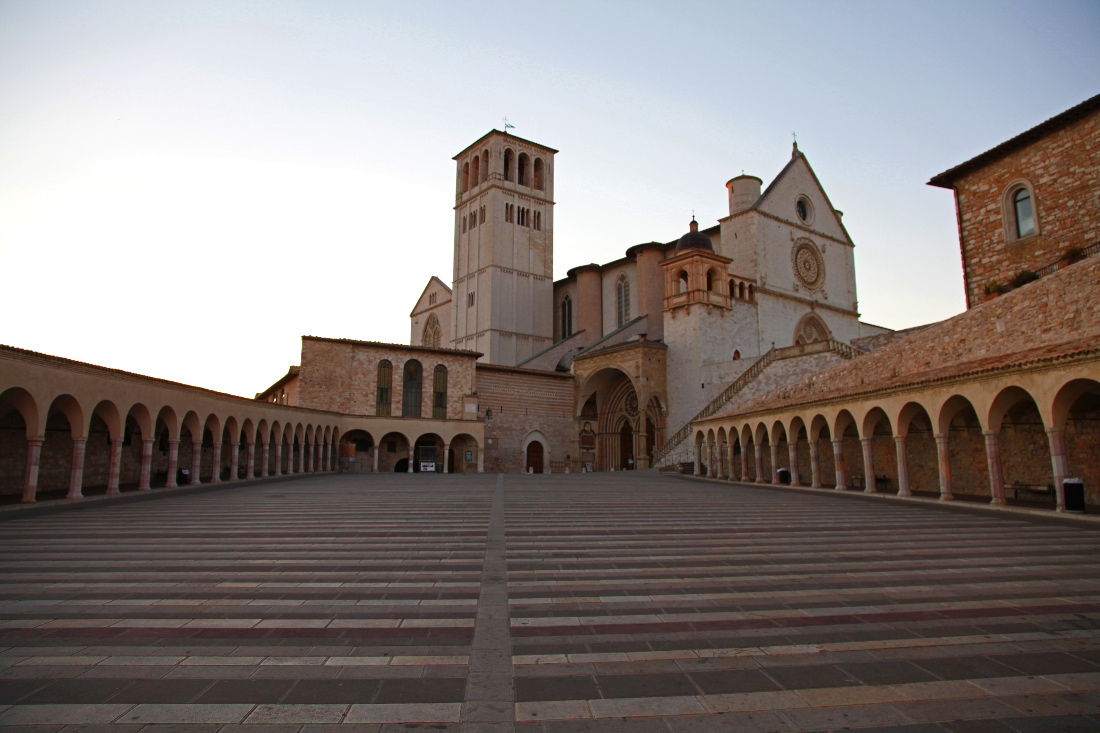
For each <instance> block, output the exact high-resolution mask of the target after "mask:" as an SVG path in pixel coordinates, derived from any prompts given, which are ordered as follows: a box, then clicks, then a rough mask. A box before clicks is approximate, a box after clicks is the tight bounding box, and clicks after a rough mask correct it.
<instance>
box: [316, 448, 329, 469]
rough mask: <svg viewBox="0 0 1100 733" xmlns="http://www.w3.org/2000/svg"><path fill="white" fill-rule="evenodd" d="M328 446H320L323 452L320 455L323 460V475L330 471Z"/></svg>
mask: <svg viewBox="0 0 1100 733" xmlns="http://www.w3.org/2000/svg"><path fill="white" fill-rule="evenodd" d="M328 446H329V444H328V443H321V445H320V450H321V452H320V453H319V454H318V455H320V460H321V473H326V472H327V471H328Z"/></svg>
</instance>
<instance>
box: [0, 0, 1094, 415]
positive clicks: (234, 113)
mask: <svg viewBox="0 0 1100 733" xmlns="http://www.w3.org/2000/svg"><path fill="white" fill-rule="evenodd" d="M1098 39H1100V2H1097V0H1082V1H1079V2H1057V1H1055V2H1051V1H1050V0H1047V1H1045V2H1005V1H1004V0H997V1H994V2H965V1H958V0H956V1H953V2H929V1H927V0H921V1H920V2H909V3H901V2H883V1H874V2H839V1H838V2H828V3H826V2H816V3H811V2H760V1H759V0H758V1H757V2H752V3H742V2H730V1H726V2H709V3H708V2H676V3H673V2H664V3H653V2H553V3H551V2H544V3H528V2H511V3H500V2H494V3H484V4H482V3H471V2H463V3H456V2H439V3H412V2H352V1H347V2H321V1H319V0H308V2H307V1H301V2H292V1H290V0H284V1H283V2H275V1H274V0H264V1H261V2H234V1H232V0H217V1H215V2H200V1H198V0H187V1H186V2H183V1H180V2H170V1H168V0H163V1H158V2H147V1H146V0H133V1H130V2H108V1H97V2H92V1H90V0H89V1H84V2H64V1H61V0H56V1H50V2H41V1H39V0H27V1H25V2H17V1H12V0H0V265H2V272H3V292H4V295H5V300H6V305H7V307H6V315H5V316H4V317H3V319H2V320H0V343H5V344H9V345H12V346H18V347H21V348H26V349H32V350H34V351H41V352H44V353H48V354H54V355H57V356H63V357H67V358H70V359H77V360H80V361H87V362H91V363H95V364H100V365H103V366H109V367H114V368H119V369H125V370H128V371H133V372H137V373H140V374H148V375H151V376H156V377H162V378H165V379H172V380H176V381H180V382H184V383H187V384H194V385H197V386H201V387H207V388H210V389H216V390H220V391H224V392H230V393H233V394H240V395H244V396H247V397H251V396H252V395H253V394H254V393H255V392H257V391H260V390H262V389H264V388H266V387H267V386H268V385H269V384H271V383H272V382H274V381H275V380H276V379H277V378H279V377H280V376H282V374H284V373H285V371H286V368H287V367H288V366H289V365H291V364H297V363H298V360H299V355H300V349H301V342H300V337H301V336H302V335H303V334H313V335H319V336H330V337H338V338H352V339H361V340H373V341H390V342H396V343H408V339H409V319H408V314H409V311H410V310H411V309H412V307H413V305H414V302H415V299H416V297H417V296H418V295H419V294H420V291H421V290H422V289H423V287H424V285H425V284H426V283H427V281H428V278H429V277H430V276H431V275H437V276H439V277H440V279H442V280H443V281H444V282H447V283H450V280H451V275H452V263H451V254H452V248H453V235H452V232H453V221H454V212H453V209H452V207H453V206H454V181H455V169H454V165H455V164H454V162H453V161H452V160H451V158H452V157H453V156H454V155H455V154H456V153H458V152H459V151H461V150H462V149H463V148H465V147H466V146H467V145H469V144H470V143H472V142H473V141H474V140H476V139H478V138H479V137H480V136H482V135H483V134H485V133H486V132H488V131H489V130H490V129H492V128H494V127H495V128H501V127H502V125H503V123H502V119H501V118H502V117H504V116H507V117H508V119H509V120H510V121H511V122H512V123H513V124H514V125H515V126H516V129H515V130H514V132H515V134H517V135H520V136H521V137H525V138H528V139H530V140H534V141H536V142H539V143H542V144H544V145H548V146H550V147H553V148H557V149H558V150H560V151H561V152H560V153H559V154H558V156H557V159H556V169H555V174H556V180H555V196H556V201H557V206H556V208H555V267H554V269H555V276H556V277H563V276H564V275H565V272H566V270H568V269H569V268H570V267H574V266H576V265H580V264H584V263H587V262H592V261H595V262H608V261H611V260H614V259H617V258H619V257H621V256H622V255H623V253H624V251H625V250H626V248H627V247H629V246H631V245H633V244H637V243H639V242H647V241H651V240H657V241H670V240H672V239H675V238H677V237H679V236H680V235H681V234H682V233H683V232H684V231H686V229H687V223H688V221H689V220H690V218H691V213H692V211H694V212H695V214H696V216H697V217H698V218H699V220H700V222H701V224H702V225H703V226H704V227H707V226H712V225H714V224H715V223H716V221H717V219H718V218H719V217H720V216H723V215H724V214H726V213H728V203H727V199H726V191H725V182H726V181H727V180H728V179H730V178H732V177H733V176H736V175H739V174H741V172H742V171H744V172H745V173H750V174H753V175H756V176H759V177H760V178H762V179H763V180H764V183H765V185H767V184H768V183H769V182H770V181H771V180H772V178H774V177H775V175H776V174H777V173H778V172H779V170H780V169H781V168H782V167H783V165H784V164H785V163H786V162H787V160H789V158H790V151H791V133H792V132H797V134H798V142H799V148H800V149H801V150H802V151H803V152H804V153H805V154H806V155H807V157H808V159H809V161H810V163H811V165H812V166H813V167H814V170H815V171H816V172H817V175H818V177H819V178H820V179H821V182H822V184H823V185H824V187H825V189H826V191H827V193H828V194H829V196H830V198H831V199H832V202H833V205H834V206H836V207H837V208H838V209H841V210H842V211H844V223H845V225H846V227H847V228H848V231H849V233H850V234H851V235H852V238H853V240H854V241H855V244H856V250H855V253H856V279H857V287H858V294H859V303H860V310H861V312H862V314H863V320H865V321H868V322H870V323H875V324H878V325H882V326H888V327H891V328H906V327H909V326H914V325H918V324H922V323H928V322H931V321H936V320H940V319H943V318H947V317H949V316H952V315H955V314H956V313H958V312H960V311H961V310H962V309H963V308H964V299H963V287H962V273H961V265H960V257H959V250H958V233H957V228H956V223H955V207H954V202H953V199H952V196H951V193H950V192H948V191H944V190H941V189H936V188H931V187H929V186H927V185H925V184H926V182H927V181H928V179H929V178H930V177H932V176H933V175H935V174H936V173H939V172H941V171H943V170H945V169H947V168H950V167H952V166H954V165H957V164H958V163H961V162H963V161H965V160H967V159H969V158H972V157H974V156H975V155H977V154H979V153H981V152H983V151H984V150H987V149H988V148H990V147H993V146H994V145H996V144H998V143H1001V142H1003V141H1004V140H1007V139H1008V138H1010V137H1012V136H1014V135H1016V134H1019V133H1020V132H1023V131H1024V130H1026V129H1027V128H1030V127H1033V126H1034V125H1036V124H1038V123H1039V122H1042V121H1043V120H1045V119H1047V118H1049V117H1051V116H1053V115H1055V114H1058V113H1059V112H1062V111H1063V110H1065V109H1067V108H1069V107H1071V106H1073V105H1075V104H1077V103H1078V102H1081V101H1083V100H1085V99H1087V98H1089V97H1091V96H1093V95H1095V94H1096V93H1097V92H1098V91H1100V42H1098Z"/></svg>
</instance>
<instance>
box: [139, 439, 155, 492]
mask: <svg viewBox="0 0 1100 733" xmlns="http://www.w3.org/2000/svg"><path fill="white" fill-rule="evenodd" d="M152 474H153V439H152V438H144V439H143V440H142V441H141V470H140V472H139V474H138V491H148V490H149V479H150V477H151V476H152Z"/></svg>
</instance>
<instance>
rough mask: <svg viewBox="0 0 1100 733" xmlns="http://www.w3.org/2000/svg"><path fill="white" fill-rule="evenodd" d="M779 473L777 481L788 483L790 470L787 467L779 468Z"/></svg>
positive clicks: (789, 481)
mask: <svg viewBox="0 0 1100 733" xmlns="http://www.w3.org/2000/svg"><path fill="white" fill-rule="evenodd" d="M778 473H779V483H781V484H790V483H791V471H790V469H788V468H781V469H779V471H778Z"/></svg>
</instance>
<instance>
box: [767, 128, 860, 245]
mask: <svg viewBox="0 0 1100 733" xmlns="http://www.w3.org/2000/svg"><path fill="white" fill-rule="evenodd" d="M800 202H801V206H800ZM752 208H754V209H756V210H757V211H761V212H763V213H765V214H771V215H772V216H775V217H777V218H779V219H783V220H784V221H789V222H791V223H792V224H795V225H796V226H800V227H805V228H807V229H811V230H813V231H817V232H820V233H822V234H825V235H827V236H830V237H834V238H836V239H840V240H843V241H845V242H851V239H850V238H849V237H848V232H847V230H845V228H844V225H843V224H842V223H841V221H840V217H839V216H837V214H836V211H835V210H834V209H833V205H832V203H831V202H830V201H829V196H828V194H826V193H825V189H824V188H822V186H821V182H820V181H818V180H817V175H816V174H815V173H814V171H813V168H811V167H810V162H809V161H808V160H807V159H806V156H805V155H804V154H802V153H801V152H798V150H797V148H796V150H795V154H794V156H793V157H792V158H791V160H790V162H789V163H787V165H786V166H784V168H783V170H782V171H780V172H779V175H778V176H776V177H775V180H773V181H772V182H771V184H770V185H769V186H768V188H767V190H765V191H764V193H762V194H761V195H760V199H759V200H758V201H757V202H756V203H755V204H754V205H753V207H752ZM803 215H805V218H803Z"/></svg>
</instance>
